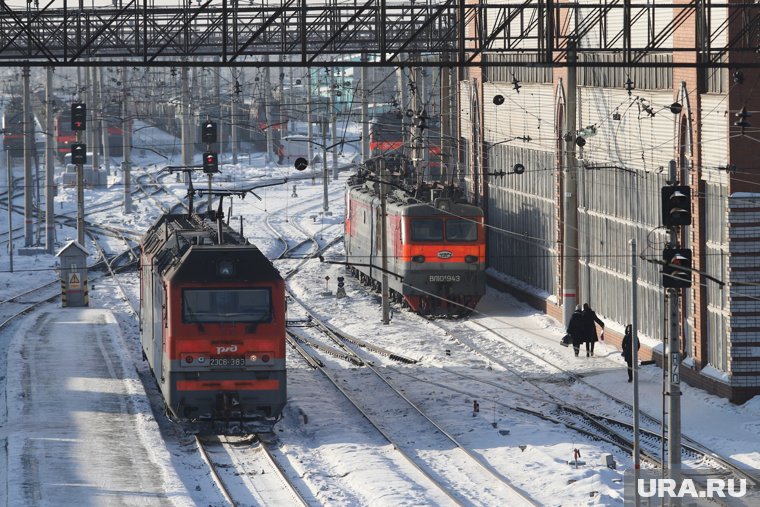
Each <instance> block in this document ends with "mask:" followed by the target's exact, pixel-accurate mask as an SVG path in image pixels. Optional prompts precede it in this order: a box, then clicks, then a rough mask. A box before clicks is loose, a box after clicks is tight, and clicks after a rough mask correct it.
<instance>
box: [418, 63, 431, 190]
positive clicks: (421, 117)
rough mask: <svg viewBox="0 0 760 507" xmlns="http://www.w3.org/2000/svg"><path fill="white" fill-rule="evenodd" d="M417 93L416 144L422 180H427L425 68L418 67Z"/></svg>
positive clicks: (428, 145)
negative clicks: (417, 122)
mask: <svg viewBox="0 0 760 507" xmlns="http://www.w3.org/2000/svg"><path fill="white" fill-rule="evenodd" d="M417 78H418V79H417V95H419V100H418V106H417V107H418V109H417V111H416V115H415V119H417V121H419V125H416V127H417V129H416V130H417V137H418V141H417V142H418V146H419V147H420V157H421V158H420V160H421V165H420V169H421V171H420V172H421V173H422V176H423V180H425V181H427V177H428V176H430V136H428V131H427V129H425V128H424V126H425V122H426V121H427V120H426V119H425V118H426V117H427V104H428V97H427V94H428V91H427V70H426V69H424V68H422V67H420V69H419V72H417Z"/></svg>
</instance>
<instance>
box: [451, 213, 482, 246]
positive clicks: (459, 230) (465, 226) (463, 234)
mask: <svg viewBox="0 0 760 507" xmlns="http://www.w3.org/2000/svg"><path fill="white" fill-rule="evenodd" d="M477 239H478V224H477V223H475V222H474V221H472V220H463V219H459V218H451V219H449V220H446V241H477Z"/></svg>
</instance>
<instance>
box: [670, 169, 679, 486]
mask: <svg viewBox="0 0 760 507" xmlns="http://www.w3.org/2000/svg"><path fill="white" fill-rule="evenodd" d="M668 178H669V180H670V181H669V183H670V184H671V185H675V184H676V182H677V181H678V177H677V176H676V162H675V161H674V160H671V161H670V165H669V170H668ZM668 237H669V239H668V242H669V243H670V247H671V248H676V247H677V245H678V236H677V234H676V229H675V227H674V226H670V227H669V228H668ZM667 291H668V323H669V324H670V329H669V336H668V347H667V348H666V350H667V353H668V357H667V364H668V379H669V383H668V384H669V392H668V393H667V396H668V469H669V471H670V476H669V478H670V479H673V480H674V481H676V484H680V482H681V374H680V371H679V368H680V364H681V356H680V350H681V347H680V336H679V335H680V329H679V325H678V324H679V323H678V300H679V298H678V295H679V293H678V291H679V289H676V288H669V289H667Z"/></svg>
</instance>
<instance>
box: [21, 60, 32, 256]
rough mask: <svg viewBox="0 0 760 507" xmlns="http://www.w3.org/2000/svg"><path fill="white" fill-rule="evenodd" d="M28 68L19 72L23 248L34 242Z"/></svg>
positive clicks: (30, 108)
mask: <svg viewBox="0 0 760 507" xmlns="http://www.w3.org/2000/svg"><path fill="white" fill-rule="evenodd" d="M29 72H30V71H29V67H24V68H23V69H22V71H21V75H22V83H23V93H24V97H23V115H24V121H23V122H22V124H23V127H24V246H32V243H33V242H34V219H33V213H34V201H33V192H34V178H33V177H32V150H33V149H34V143H33V141H34V120H33V116H32V103H31V100H30V97H31V91H30V88H29Z"/></svg>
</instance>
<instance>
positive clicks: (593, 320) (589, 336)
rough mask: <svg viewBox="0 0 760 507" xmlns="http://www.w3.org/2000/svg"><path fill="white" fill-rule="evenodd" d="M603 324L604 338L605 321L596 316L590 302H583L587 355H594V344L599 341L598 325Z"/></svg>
mask: <svg viewBox="0 0 760 507" xmlns="http://www.w3.org/2000/svg"><path fill="white" fill-rule="evenodd" d="M597 324H599V325H600V326H602V339H604V322H602V319H600V318H599V317H597V316H596V312H595V311H594V310H592V309H591V307H590V306H589V304H588V303H584V304H583V326H584V340H583V341H585V342H586V357H589V356H593V355H594V344H595V343H596V342H597V341H599V338H598V337H597V335H596V325H597Z"/></svg>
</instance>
